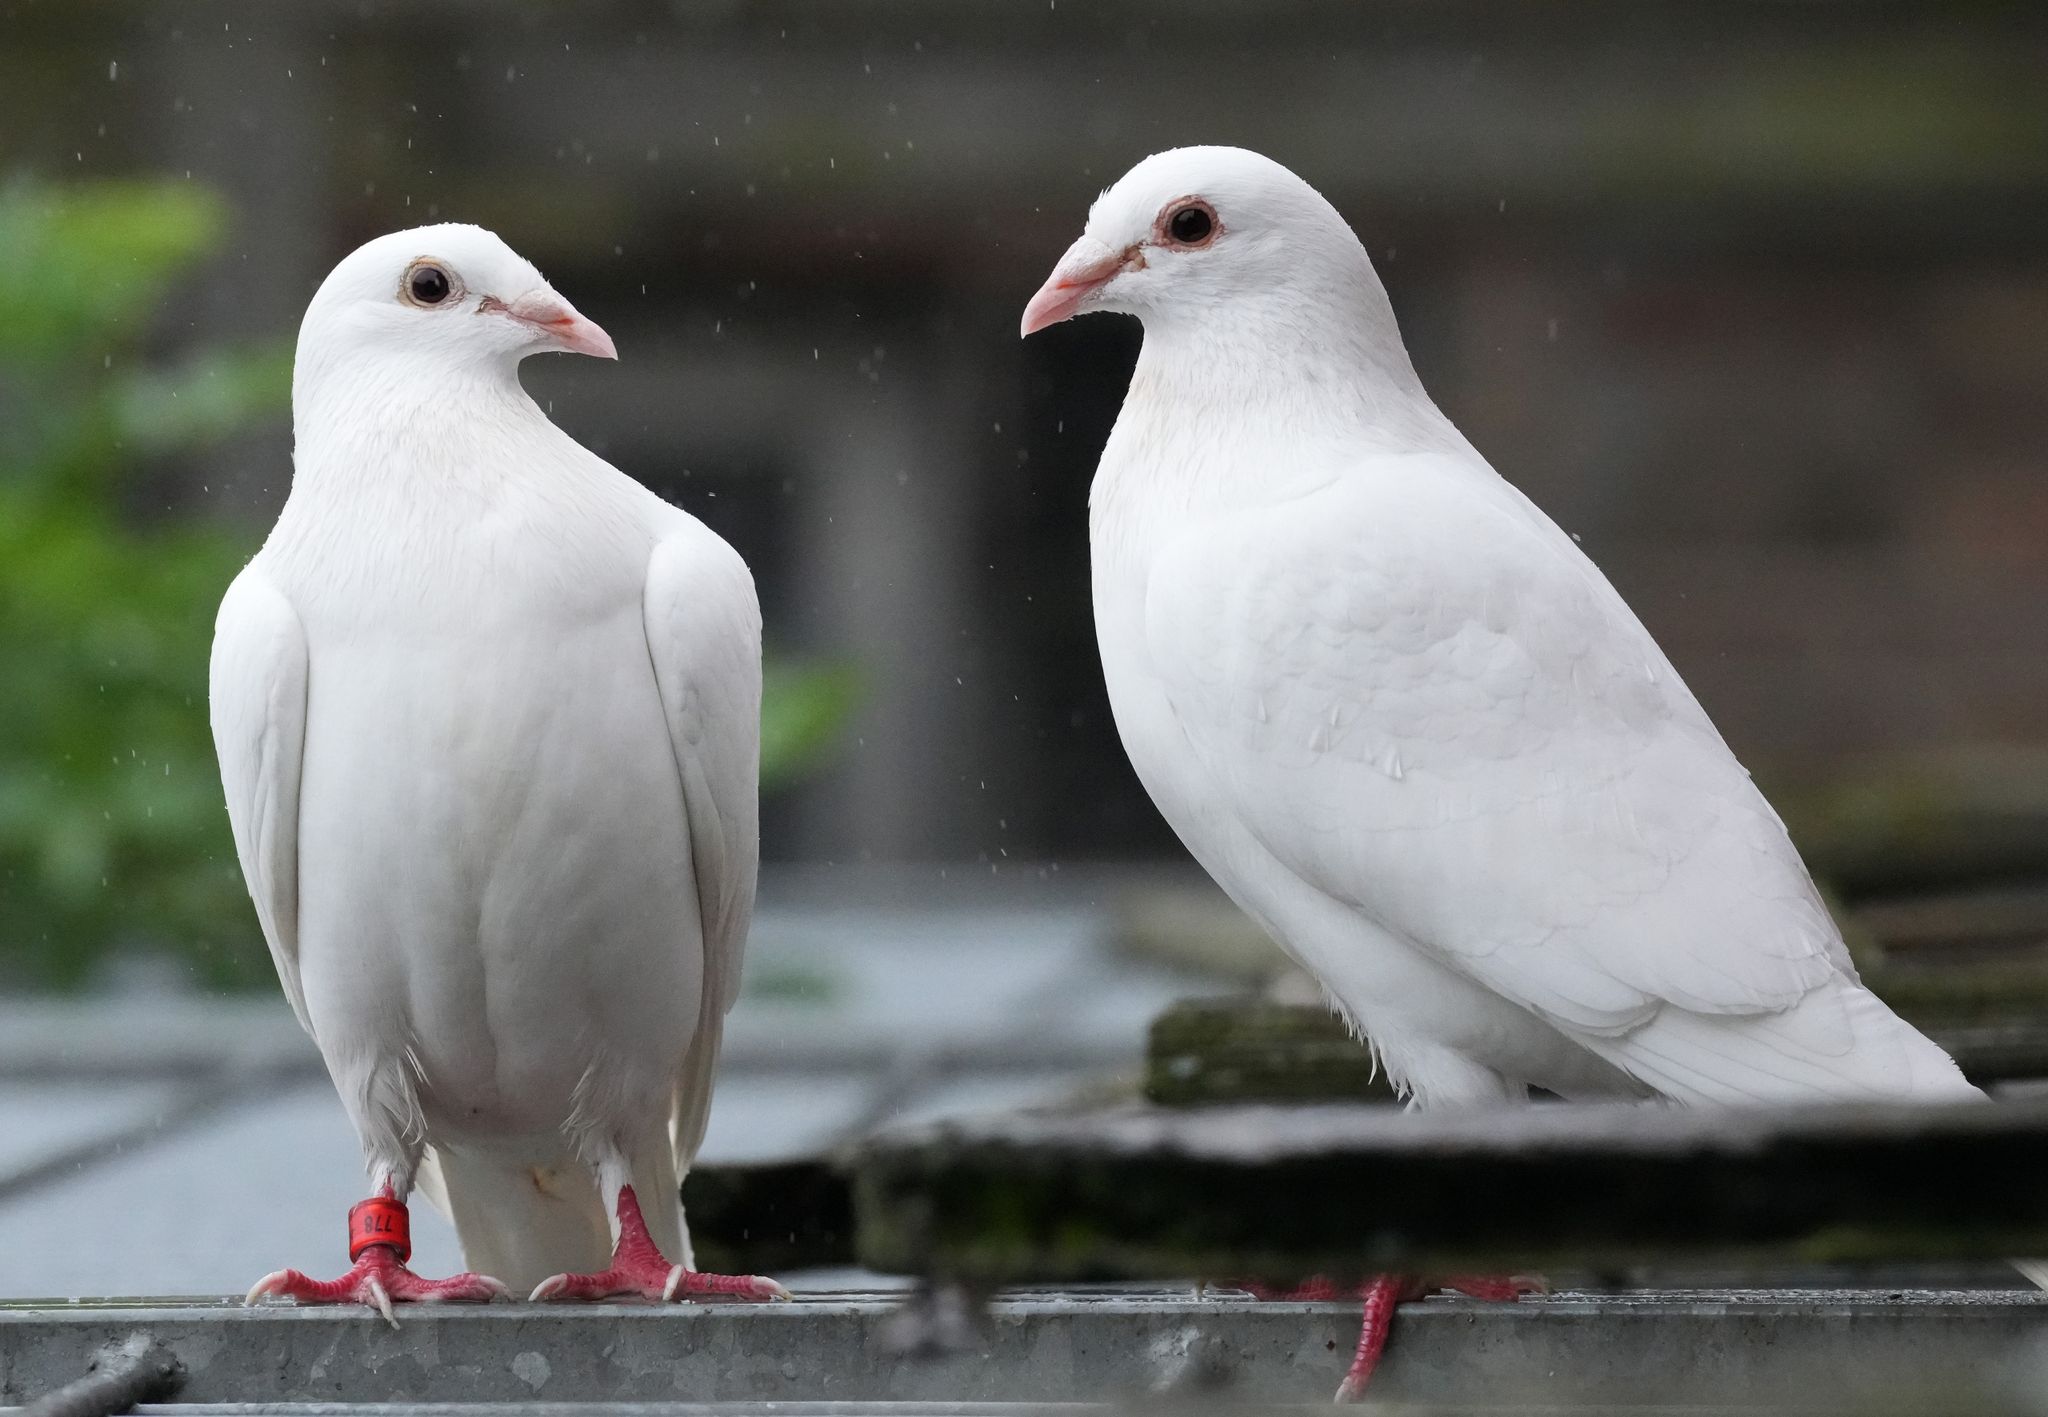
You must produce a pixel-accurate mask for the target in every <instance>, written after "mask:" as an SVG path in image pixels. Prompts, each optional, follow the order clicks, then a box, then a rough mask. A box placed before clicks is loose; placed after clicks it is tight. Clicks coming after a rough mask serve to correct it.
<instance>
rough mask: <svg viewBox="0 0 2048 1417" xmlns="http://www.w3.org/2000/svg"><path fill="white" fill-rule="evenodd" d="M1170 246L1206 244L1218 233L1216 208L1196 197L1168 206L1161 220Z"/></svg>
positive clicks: (1198, 245)
mask: <svg viewBox="0 0 2048 1417" xmlns="http://www.w3.org/2000/svg"><path fill="white" fill-rule="evenodd" d="M1160 226H1161V227H1162V228H1163V232H1164V235H1165V237H1166V241H1167V244H1168V245H1170V246H1186V247H1200V246H1206V245H1208V244H1209V242H1210V241H1211V240H1213V239H1214V237H1215V235H1216V209H1215V208H1214V207H1212V206H1210V205H1209V204H1208V203H1207V202H1205V201H1202V200H1201V199H1200V198H1196V199H1194V200H1192V201H1185V202H1180V203H1178V204H1176V205H1174V206H1172V207H1169V208H1167V210H1166V214H1165V216H1164V217H1163V218H1162V219H1161V221H1160Z"/></svg>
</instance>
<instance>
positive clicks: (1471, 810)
mask: <svg viewBox="0 0 2048 1417" xmlns="http://www.w3.org/2000/svg"><path fill="white" fill-rule="evenodd" d="M1218 567H1229V568H1232V573H1231V574H1228V575H1218V574H1216V568H1218ZM1145 614H1146V641H1147V647H1148V649H1149V651H1150V653H1151V655H1152V659H1153V669H1154V672H1155V673H1156V674H1157V675H1158V676H1159V678H1160V681H1161V683H1162V686H1163V687H1164V689H1165V691H1166V694H1167V697H1168V699H1169V701H1170V702H1171V703H1172V705H1173V708H1174V712H1175V714H1176V716H1177V717H1178V719H1179V721H1180V724H1181V727H1182V729H1183V731H1184V732H1185V733H1186V736H1187V739H1188V743H1189V745H1190V747H1191V748H1192V750H1193V752H1194V753H1195V754H1196V756H1197V758H1198V759H1199V760H1200V762H1201V763H1202V765H1203V767H1204V769H1205V770H1206V773H1207V775H1208V777H1209V779H1210V781H1211V782H1212V784H1213V785H1214V787H1215V788H1216V790H1217V791H1218V792H1219V793H1220V794H1221V796H1222V797H1223V798H1224V800H1226V801H1227V802H1228V803H1229V805H1230V807H1231V809H1232V810H1233V811H1234V812H1235V813H1236V815H1237V816H1238V817H1239V818H1240V820H1241V821H1242V822H1243V823H1244V824H1245V825H1246V826H1247V827H1248V828H1249V829H1250V830H1251V831H1252V833H1253V834H1254V835H1255V836H1256V837H1257V838H1258V839H1259V840H1260V841H1261V842H1262V843H1263V844H1264V846H1265V847H1266V848H1267V850H1268V851H1270V852H1271V853H1272V854H1273V856H1274V857H1276V858H1277V859H1278V860H1280V861H1281V862H1283V863H1285V864H1286V866H1287V867H1288V869H1290V870H1291V871H1292V872H1294V873H1295V874H1296V875H1297V876H1298V877H1299V878H1300V879H1301V880H1302V881H1303V882H1305V883H1307V884H1308V885H1309V886H1311V887H1313V888H1314V889H1316V890H1318V891H1321V892H1323V893H1324V894H1326V895H1328V896H1330V897H1332V898H1335V899H1337V900H1339V901H1341V902H1344V903H1346V904H1348V905H1349V906H1351V907H1352V908H1354V909H1355V910H1357V911H1358V912H1360V913H1361V914H1363V915H1365V916H1366V917H1368V918H1370V919H1371V920H1372V921H1373V922H1374V923H1376V924H1378V925H1379V926H1381V927H1383V928H1384V929H1386V930H1388V931H1391V932H1392V933H1394V934H1395V935H1397V936H1398V937H1400V938H1403V939H1405V940H1408V941H1410V942H1411V943H1412V944H1414V945H1416V946H1417V947H1419V948H1422V949H1424V950H1426V951H1428V952H1430V953H1432V954H1434V955H1435V956H1437V957H1439V958H1440V959H1442V960H1444V961H1445V962H1447V963H1449V964H1450V965H1451V966H1452V967H1454V968H1455V969H1457V970H1459V971H1461V972H1462V973H1464V974H1465V975H1467V976H1468V977H1470V978H1472V979H1474V980H1476V981H1477V982H1479V983H1481V984H1482V985H1484V986H1486V987H1487V988H1489V989H1491V990H1493V991H1494V992H1496V993H1498V994H1501V995H1502V996H1504V997H1506V998H1508V999H1510V1000H1512V1001H1513V1002H1515V1003H1517V1004H1520V1005H1521V1006H1523V1007H1525V1008H1528V1009H1530V1010H1533V1011H1534V1012H1535V1013H1537V1014H1538V1015H1540V1016H1541V1017H1543V1018H1544V1019H1546V1020H1548V1021H1550V1022H1552V1023H1553V1024H1555V1025H1556V1026H1558V1027H1559V1028H1560V1029H1562V1030H1564V1031H1565V1032H1566V1033H1567V1034H1568V1035H1569V1036H1573V1037H1575V1038H1577V1039H1579V1040H1580V1041H1581V1042H1582V1043H1584V1044H1586V1045H1587V1046H1589V1047H1590V1048H1592V1049H1594V1051H1598V1052H1600V1053H1602V1055H1603V1056H1607V1057H1609V1058H1610V1059H1611V1060H1613V1061H1617V1062H1620V1063H1621V1064H1622V1065H1623V1066H1634V1067H1635V1068H1636V1070H1637V1071H1638V1074H1639V1075H1640V1076H1644V1077H1645V1079H1646V1080H1653V1079H1654V1080H1656V1081H1657V1082H1658V1084H1659V1085H1660V1086H1665V1088H1666V1090H1672V1088H1673V1087H1674V1086H1676V1087H1677V1089H1678V1091H1679V1092H1680V1093H1683V1092H1684V1090H1685V1088H1686V1087H1690V1086H1693V1085H1694V1083H1688V1082H1686V1081H1685V1079H1684V1077H1683V1076H1681V1077H1680V1078H1679V1081H1678V1082H1677V1083H1676V1084H1674V1083H1673V1082H1672V1079H1671V1077H1670V1076H1669V1075H1670V1074H1672V1073H1674V1072H1677V1073H1680V1074H1683V1071H1684V1070H1685V1069H1688V1068H1689V1069H1692V1070H1693V1071H1694V1073H1696V1074H1697V1075H1698V1076H1697V1078H1696V1079H1695V1082H1702V1085H1703V1083H1704V1081H1711V1080H1712V1079H1713V1078H1721V1079H1724V1080H1725V1082H1726V1084H1727V1085H1726V1088H1725V1089H1724V1090H1726V1091H1729V1092H1734V1091H1738V1090H1741V1091H1754V1090H1756V1089H1758V1088H1759V1087H1761V1086H1763V1084H1761V1083H1759V1081H1758V1078H1759V1077H1760V1076H1769V1075H1772V1074H1773V1073H1775V1074H1776V1075H1778V1076H1780V1077H1781V1078H1782V1080H1783V1081H1784V1083H1785V1085H1786V1086H1787V1087H1788V1088H1796V1087H1802V1086H1804V1085H1805V1081H1806V1080H1807V1079H1808V1078H1809V1076H1810V1075H1812V1074H1815V1073H1816V1072H1818V1073H1821V1074H1831V1075H1837V1076H1838V1081H1840V1082H1842V1083H1843V1085H1844V1086H1848V1087H1851V1088H1852V1090H1853V1087H1854V1086H1860V1085H1862V1084H1863V1083H1864V1082H1867V1081H1868V1078H1867V1077H1865V1076H1864V1074H1865V1073H1866V1072H1868V1071H1869V1070H1870V1069H1872V1068H1879V1069H1880V1070H1884V1071H1887V1072H1889V1071H1892V1069H1890V1067H1889V1065H1888V1064H1882V1063H1881V1062H1880V1061H1879V1058H1878V1055H1880V1054H1884V1055H1886V1056H1889V1054H1890V1053H1895V1052H1896V1051H1897V1049H1896V1048H1891V1047H1890V1046H1889V1044H1888V1045H1887V1047H1886V1048H1879V1049H1875V1050H1868V1049H1866V1050H1861V1051H1858V1050H1857V1046H1856V1045H1857V1043H1858V1041H1859V1038H1861V1037H1862V1036H1863V1034H1864V1033H1866V1032H1869V1031H1870V1030H1872V1029H1881V1028H1890V1027H1896V1028H1897V1029H1899V1030H1903V1031H1904V1032H1905V1033H1907V1034H1911V1032H1912V1031H1911V1030H1910V1029H1908V1028H1907V1027H1906V1026H1905V1025H1904V1024H1901V1023H1899V1022H1898V1021H1897V1020H1896V1018H1893V1017H1892V1016H1891V1015H1890V1014H1889V1011H1888V1010H1884V1009H1883V1006H1882V1005H1881V1004H1878V1003H1877V1001H1876V1000H1875V999H1874V998H1870V1003H1871V1004H1872V1005H1875V1006H1876V1010H1877V1012H1878V1013H1879V1014H1882V1015H1883V1018H1884V1019H1888V1020H1889V1024H1882V1021H1881V1020H1879V1019H1878V1018H1877V1017H1876V1015H1874V1014H1872V1013H1871V1012H1870V1010H1869V1009H1867V1008H1864V1007H1863V1006H1861V1005H1860V1003H1859V1004H1858V1006H1857V1007H1856V1008H1854V1009H1845V1006H1844V1005H1843V1004H1842V1003H1840V1002H1839V1001H1835V1002H1832V1003H1830V1002H1829V1001H1830V1000H1834V999H1835V986H1838V985H1839V986H1844V987H1846V988H1847V989H1849V990H1852V991H1854V992H1855V993H1856V994H1859V995H1862V996H1863V997H1866V998H1867V997H1869V996H1868V994H1867V991H1863V990H1862V989H1861V987H1860V985H1858V984H1857V983H1856V980H1855V972H1854V969H1853V966H1852V965H1851V964H1850V961H1849V958H1848V954H1847V952H1846V950H1845V949H1844V948H1843V946H1842V943H1841V938H1840V935H1839V933H1838V932H1837V931H1836V929H1835V927H1834V924H1833V922H1832V921H1831V919H1830V918H1829V916H1828V913H1827V911H1826V908H1825V907H1824V906H1823V904H1822V902H1821V900H1820V897H1819V895H1818V893H1817V891H1816V890H1815V889H1814V886H1813V883H1812V881H1811V879H1810V878H1809V877H1808V875H1807V872H1806V870H1805V867H1804V866H1803V864H1802V863H1801V861H1800V859H1799V855H1798V853H1797V851H1796V850H1795V849H1794V848H1793V845H1792V843H1791V841H1790V839H1789V837H1788V836H1787V835H1786V832H1785V829H1784V826H1783V824H1782V823H1781V822H1780V820H1779V819H1778V817H1777V815H1776V814H1775V813H1774V812H1773V811H1772V810H1771V808H1770V807H1769V805H1768V804H1767V803H1766V802H1765V801H1764V799H1763V796H1762V795H1761V794H1760V793H1759V792H1758V791H1757V789H1756V787H1755V786H1754V784H1753V783H1752V782H1751V781H1750V779H1749V775H1748V774H1747V773H1746V772H1745V771H1744V770H1743V769H1742V767H1741V765H1740V764H1739V763H1737V762H1736V760H1735V758H1734V755H1733V754H1732V753H1731V752H1730V751H1729V750H1728V748H1727V746H1726V745H1725V744H1724V743H1723V742H1722V740H1721V738H1720V736H1719V735H1718V734H1717V733H1716V732H1715V731H1714V728H1713V726H1712V725H1711V723H1709V722H1708V720H1707V717H1706V715H1705V713H1704V712H1703V711H1702V710H1701V708H1700V706H1699V704H1698V703H1697V701H1696V700H1694V698H1693V697H1692V695H1691V693H1690V692H1689V691H1688V690H1687V689H1686V688H1685V685H1684V683H1683V682H1682V681H1681V680H1680V679H1679V677H1678V675H1677V673H1676V672H1675V671H1674V670H1673V669H1672V667H1671V665H1670V664H1669V662H1668V661H1667V660H1666V659H1665V657H1664V655H1663V653H1662V652H1661V651H1660V650H1659V649H1658V647H1657V645H1656V643H1655V642H1654V641H1653V640H1652V639H1651V637H1650V635H1649V633H1648V631H1646V630H1645V629H1644V628H1643V626H1642V625H1641V623H1640V622H1639V621H1637V619H1636V618H1635V616H1634V615H1633V614H1632V613H1631V612H1630V611H1629V610H1628V608H1627V606H1626V605H1625V604H1624V603H1623V602H1622V600H1621V598H1620V596H1619V595H1618V594H1617V593H1616V592H1615V591H1614V590H1613V588H1612V587H1611V586H1610V585H1609V584H1608V583H1607V581H1606V580H1605V578H1604V577H1602V576H1601V575H1600V573H1599V572H1598V570H1596V569H1595V568H1594V567H1593V566H1592V564H1591V563H1590V562H1589V561H1587V560H1586V558H1585V557H1584V556H1583V555H1582V554H1581V553H1580V552H1579V550H1578V548H1577V547H1576V546H1575V545H1574V544H1573V543H1572V542H1571V541H1570V539H1569V538H1567V537H1565V536H1564V534H1563V533H1562V532H1560V531H1558V529H1557V528H1556V526H1555V525H1554V524H1552V523H1551V522H1550V521H1549V520H1548V518H1546V517H1544V516H1543V515H1542V513H1541V512H1539V511H1537V510H1536V509H1535V508H1534V507H1533V506H1531V505H1530V504H1528V503H1527V501H1526V500H1525V499H1523V498H1522V497H1521V496H1520V494H1519V493H1517V492H1515V491H1514V489H1512V488H1511V487H1509V486H1508V485H1507V484H1506V483H1504V482H1502V481H1500V479H1498V478H1497V477H1495V476H1494V475H1493V474H1492V472H1491V470H1490V469H1486V468H1484V466H1483V464H1482V465H1479V466H1477V467H1474V466H1472V465H1470V464H1467V463H1465V462H1463V461H1461V460H1459V459H1456V458H1453V457H1450V456H1447V455H1434V454H1432V455H1426V456H1399V457H1395V456H1390V457H1385V458H1381V459H1377V460H1375V461H1374V462H1372V463H1371V464H1370V465H1369V466H1367V467H1365V468H1363V469H1362V470H1359V471H1358V472H1357V473H1356V475H1353V476H1346V477H1341V478H1336V479H1332V480H1330V481H1328V482H1327V483H1326V484H1324V485H1323V486H1322V487H1321V488H1320V489H1319V490H1317V491H1315V492H1314V493H1312V494H1310V495H1308V496H1306V497H1302V498H1298V499H1294V500H1291V501H1286V502H1282V503H1279V504H1277V505H1273V506H1268V507H1264V508H1259V509H1255V510H1252V511H1249V512H1241V513H1238V514H1235V515H1233V516H1232V517H1230V518H1229V519H1227V520H1221V519H1219V520H1216V521H1208V522H1202V523H1198V524H1196V525H1195V526H1194V527H1193V528H1191V529H1187V530H1184V531H1182V532H1181V533H1180V534H1179V535H1178V537H1177V539H1175V540H1173V541H1172V542H1171V543H1169V544H1168V546H1167V547H1166V548H1165V549H1164V550H1163V551H1162V552H1161V553H1160V554H1159V555H1158V556H1157V558H1156V559H1155V560H1154V562H1153V565H1152V570H1151V576H1150V580H1149V582H1148V589H1147V599H1146V610H1145ZM1809 1001H1811V1002H1809ZM1674 1010H1676V1011H1682V1012H1683V1013H1684V1014H1686V1015H1687V1016H1689V1017H1692V1018H1695V1019H1700V1020H1711V1019H1717V1018H1718V1019H1722V1020H1725V1021H1728V1022H1730V1023H1735V1022H1737V1021H1740V1022H1741V1026H1739V1027H1733V1028H1730V1029H1727V1030H1723V1032H1722V1033H1721V1034H1718V1035H1717V1034H1715V1033H1714V1032H1713V1030H1711V1029H1709V1030H1706V1031H1704V1032H1703V1031H1702V1030H1701V1029H1699V1028H1695V1027H1691V1026H1687V1027H1686V1028H1684V1029H1680V1030H1675V1031H1674V1030H1672V1029H1669V1028H1666V1029H1664V1030H1662V1031H1660V1030H1659V1029H1657V1028H1655V1027H1653V1026H1652V1025H1653V1024H1654V1023H1655V1022H1656V1021H1657V1020H1659V1019H1660V1018H1662V1017H1663V1016H1665V1015H1667V1014H1669V1013H1670V1012H1672V1011H1674ZM1767 1023H1768V1024H1769V1025H1770V1026H1769V1027H1765V1026H1764V1025H1766V1024H1767ZM1851 1024H1855V1025H1857V1026H1856V1027H1852V1026H1851ZM1674 1034H1682V1035H1683V1036H1682V1038H1681V1037H1678V1036H1674ZM1913 1037H1914V1038H1915V1039H1916V1040H1917V1039H1918V1036H1917V1035H1913ZM1710 1038H1711V1039H1712V1040H1713V1042H1712V1043H1711V1044H1709V1043H1708V1042H1707V1041H1706V1040H1708V1039H1710ZM1918 1041H1919V1042H1921V1043H1923V1044H1924V1040H1918ZM1925 1047H1926V1048H1927V1049H1932V1045H1931V1044H1930V1045H1925ZM1633 1048H1640V1049H1641V1050H1643V1051H1642V1052H1641V1055H1640V1056H1639V1057H1635V1058H1633V1059H1632V1058H1631V1049H1633ZM1651 1050H1655V1052H1656V1056H1654V1057H1653V1056H1651ZM1908 1051H1911V1050H1910V1049H1909V1050H1908ZM1935 1051H1936V1052H1938V1050H1935ZM1852 1054H1854V1056H1853V1057H1852ZM1920 1061H1921V1063H1922V1064H1923V1065H1924V1064H1925V1063H1926V1060H1925V1059H1921V1060H1920ZM1944 1061H1945V1060H1944ZM1951 1068H1952V1065H1951ZM1795 1079H1796V1080H1797V1081H1796V1082H1795ZM1958 1081H1959V1080H1958Z"/></svg>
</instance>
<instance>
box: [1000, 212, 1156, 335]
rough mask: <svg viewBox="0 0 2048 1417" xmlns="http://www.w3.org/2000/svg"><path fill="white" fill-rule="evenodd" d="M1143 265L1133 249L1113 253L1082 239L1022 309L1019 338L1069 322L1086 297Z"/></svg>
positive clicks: (1093, 242) (1142, 257) (1142, 259)
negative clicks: (1065, 321) (1124, 273)
mask: <svg viewBox="0 0 2048 1417" xmlns="http://www.w3.org/2000/svg"><path fill="white" fill-rule="evenodd" d="M1144 264H1145V258H1144V256H1143V255H1141V254H1140V253H1139V251H1138V249H1137V248H1136V247H1135V246H1134V247H1132V248H1131V249H1130V250H1128V251H1112V250H1110V249H1109V248H1108V247H1107V246H1104V245H1103V244H1102V243H1101V242H1100V241H1097V240H1096V239H1095V238H1094V237H1092V236H1084V237H1082V238H1081V239H1080V240H1079V241H1076V242H1075V243H1074V244H1073V245H1072V246H1069V247H1068V248H1067V254H1066V255H1064V256H1062V257H1060V262H1059V264H1058V265H1056V266H1054V267H1053V268H1052V274H1051V275H1049V276H1047V277H1046V279H1045V284H1044V285H1042V286H1040V287H1039V289H1038V294H1036V295H1034V296H1032V297H1031V303H1030V304H1029V305H1026V306H1025V307H1024V323H1023V326H1022V328H1021V329H1020V330H1019V331H1018V333H1019V335H1030V334H1036V333H1037V332H1038V331H1039V330H1042V329H1044V328H1045V327H1046V326H1047V325H1057V324H1058V323H1059V322H1060V321H1062V320H1070V319H1072V318H1073V317H1074V316H1076V315H1078V314H1080V313H1081V305H1082V302H1083V301H1085V300H1087V298H1088V297H1089V296H1091V295H1093V294H1094V293H1095V292H1096V291H1098V290H1100V289H1102V287H1103V286H1105V285H1108V284H1109V283H1110V281H1112V280H1114V279H1115V278H1116V277H1117V276H1118V275H1119V274H1121V273H1122V272H1124V271H1127V270H1136V269H1139V268H1140V267H1142V266H1143V265H1144Z"/></svg>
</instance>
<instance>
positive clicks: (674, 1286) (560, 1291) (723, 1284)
mask: <svg viewBox="0 0 2048 1417" xmlns="http://www.w3.org/2000/svg"><path fill="white" fill-rule="evenodd" d="M531 1297H532V1299H533V1302H535V1303H541V1302H543V1301H545V1300H549V1299H584V1300H589V1299H611V1298H619V1297H627V1298H641V1299H653V1300H657V1301H659V1302H661V1303H671V1302H674V1301H675V1300H678V1299H681V1300H686V1301H687V1300H696V1299H737V1300H741V1301H743V1302H748V1303H768V1304H781V1303H788V1302H789V1299H790V1293H789V1290H787V1289H785V1288H784V1287H783V1286H782V1285H780V1284H778V1283H776V1282H775V1281H774V1280H772V1279H768V1278H765V1277H763V1276H761V1275H758V1274H702V1273H699V1272H698V1271H696V1270H693V1269H685V1268H683V1266H681V1265H679V1264H678V1265H665V1266H662V1267H660V1268H659V1269H655V1268H653V1267H649V1266H641V1265H634V1264H630V1263H621V1262H617V1261H615V1262H614V1263H613V1265H612V1267H611V1268H610V1269H608V1270H605V1271H603V1272H601V1273H598V1274H557V1275H552V1276H550V1277H549V1278H547V1279H543V1280H542V1281H541V1282H540V1283H539V1284H538V1285H536V1286H535V1287H534V1291H533V1294H532V1296H531Z"/></svg>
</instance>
